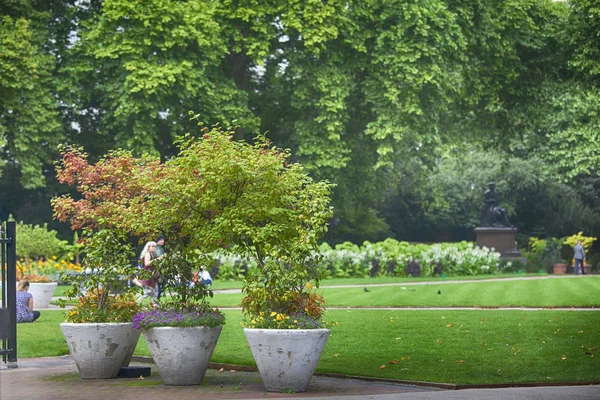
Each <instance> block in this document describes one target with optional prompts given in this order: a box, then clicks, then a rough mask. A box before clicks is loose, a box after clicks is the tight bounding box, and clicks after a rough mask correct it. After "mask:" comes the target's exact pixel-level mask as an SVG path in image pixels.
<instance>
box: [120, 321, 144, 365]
mask: <svg viewBox="0 0 600 400" xmlns="http://www.w3.org/2000/svg"><path fill="white" fill-rule="evenodd" d="M141 334H142V331H140V330H139V329H134V328H133V327H132V328H131V336H129V348H128V349H127V352H126V353H125V358H123V363H122V364H121V366H122V367H128V366H129V363H131V359H132V358H133V352H134V351H135V348H136V347H137V343H138V341H139V340H140V335H141Z"/></svg>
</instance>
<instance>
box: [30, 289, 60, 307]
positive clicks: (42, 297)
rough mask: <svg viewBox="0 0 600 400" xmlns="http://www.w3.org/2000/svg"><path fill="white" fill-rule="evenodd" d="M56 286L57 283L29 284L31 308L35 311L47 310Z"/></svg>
mask: <svg viewBox="0 0 600 400" xmlns="http://www.w3.org/2000/svg"><path fill="white" fill-rule="evenodd" d="M57 285H58V283H57V282H48V283H41V282H30V283H29V293H31V295H32V296H33V308H34V309H36V310H39V309H40V308H48V306H49V305H50V300H52V296H54V290H55V289H56V286H57Z"/></svg>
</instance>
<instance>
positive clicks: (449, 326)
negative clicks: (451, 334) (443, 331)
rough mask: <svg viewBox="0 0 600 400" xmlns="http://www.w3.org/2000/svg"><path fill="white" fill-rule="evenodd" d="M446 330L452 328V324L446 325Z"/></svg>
mask: <svg viewBox="0 0 600 400" xmlns="http://www.w3.org/2000/svg"><path fill="white" fill-rule="evenodd" d="M446 326H447V327H448V328H452V327H453V326H454V324H448V325H446Z"/></svg>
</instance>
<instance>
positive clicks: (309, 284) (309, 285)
mask: <svg viewBox="0 0 600 400" xmlns="http://www.w3.org/2000/svg"><path fill="white" fill-rule="evenodd" d="M305 286H306V288H307V289H308V290H310V289H312V288H313V285H312V284H311V283H310V282H306V285H305Z"/></svg>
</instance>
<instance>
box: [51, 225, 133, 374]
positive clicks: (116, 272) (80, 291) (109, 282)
mask: <svg viewBox="0 0 600 400" xmlns="http://www.w3.org/2000/svg"><path fill="white" fill-rule="evenodd" d="M84 238H85V239H84V241H85V260H84V263H85V266H86V267H87V268H88V270H89V272H90V273H89V274H79V275H73V274H70V273H64V274H63V275H62V276H61V279H63V280H64V281H66V282H69V284H70V285H71V288H70V289H69V290H67V292H66V293H65V295H66V296H67V297H68V298H70V299H73V298H75V299H77V303H76V305H75V306H74V307H73V308H72V309H70V310H68V311H67V312H66V322H64V323H61V324H60V328H61V330H62V332H63V335H64V337H65V340H66V342H67V345H68V346H69V351H70V353H71V355H72V357H73V360H74V361H75V365H76V366H77V369H78V371H79V375H80V376H81V378H84V379H90V378H115V377H117V375H118V374H119V370H120V369H121V367H123V366H127V365H128V364H129V362H130V360H131V357H132V355H133V352H134V350H135V347H136V345H137V342H138V339H139V336H140V332H139V330H137V329H134V328H133V327H132V323H131V318H132V317H133V315H135V314H136V313H137V312H138V311H139V306H138V304H137V302H136V301H135V298H134V296H133V294H132V293H129V292H128V291H127V289H126V281H127V278H128V277H129V276H130V275H131V274H132V273H133V271H134V268H135V267H132V266H131V265H130V257H131V255H132V249H131V246H130V245H129V244H127V243H126V241H125V240H124V239H125V238H124V237H120V236H118V235H115V234H114V232H112V231H109V230H99V231H92V230H87V231H86V235H85V236H84ZM59 303H60V306H61V307H64V306H65V300H61V301H60V302H59Z"/></svg>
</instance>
